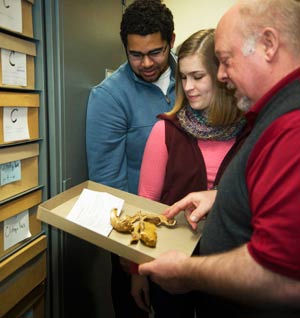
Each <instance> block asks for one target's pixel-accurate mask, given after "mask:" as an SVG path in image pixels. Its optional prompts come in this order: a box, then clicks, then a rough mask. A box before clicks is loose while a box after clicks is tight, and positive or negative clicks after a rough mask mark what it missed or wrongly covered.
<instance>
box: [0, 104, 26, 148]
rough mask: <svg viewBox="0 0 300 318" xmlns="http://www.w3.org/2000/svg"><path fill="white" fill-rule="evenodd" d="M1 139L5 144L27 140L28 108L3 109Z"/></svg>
mask: <svg viewBox="0 0 300 318" xmlns="http://www.w3.org/2000/svg"><path fill="white" fill-rule="evenodd" d="M3 139H4V141H5V142H11V141H17V140H26V139H29V128H28V108H27V107H4V108H3Z"/></svg>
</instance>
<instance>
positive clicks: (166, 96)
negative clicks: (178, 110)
mask: <svg viewBox="0 0 300 318" xmlns="http://www.w3.org/2000/svg"><path fill="white" fill-rule="evenodd" d="M165 98H166V101H167V103H168V104H170V103H171V101H170V98H169V96H168V95H165Z"/></svg>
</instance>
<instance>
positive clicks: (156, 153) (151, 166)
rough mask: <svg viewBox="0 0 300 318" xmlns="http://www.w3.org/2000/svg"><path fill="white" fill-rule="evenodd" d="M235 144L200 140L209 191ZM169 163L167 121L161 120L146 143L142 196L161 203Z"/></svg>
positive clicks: (142, 169) (140, 192)
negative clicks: (166, 142) (166, 139)
mask: <svg viewBox="0 0 300 318" xmlns="http://www.w3.org/2000/svg"><path fill="white" fill-rule="evenodd" d="M234 142H235V139H231V140H229V141H204V140H198V147H199V148H200V149H201V152H202V154H203V158H204V162H205V165H206V172H207V179H208V189H210V188H211V187H212V185H213V182H214V180H215V177H216V174H217V171H218V169H219V166H220V164H221V162H222V160H223V159H224V157H225V156H226V154H227V152H228V151H229V149H230V148H231V147H232V145H233V144H234ZM167 161H168V151H167V147H166V144H165V121H164V120H159V121H158V122H157V123H156V124H155V125H154V126H153V128H152V131H151V133H150V135H149V138H148V140H147V143H146V147H145V151H144V156H143V161H142V166H141V171H140V180H139V188H138V194H139V195H140V196H142V197H146V198H149V199H152V200H155V201H159V199H160V197H161V191H162V187H163V183H164V178H165V169H166V165H167Z"/></svg>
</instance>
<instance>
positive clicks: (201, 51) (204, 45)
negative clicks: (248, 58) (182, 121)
mask: <svg viewBox="0 0 300 318" xmlns="http://www.w3.org/2000/svg"><path fill="white" fill-rule="evenodd" d="M195 54H197V55H198V56H199V59H200V60H201V63H202V64H203V66H204V67H205V69H206V71H207V72H208V74H209V75H210V77H211V80H212V85H213V93H212V101H211V105H210V106H209V108H208V120H209V123H210V125H212V126H217V125H228V124H232V123H234V122H236V121H238V120H239V119H240V118H241V116H242V112H241V111H240V110H239V109H238V108H237V106H236V99H235V97H234V92H233V91H230V90H228V89H227V88H226V85H225V84H223V83H221V82H219V81H218V79H217V72H218V67H219V62H218V59H217V57H216V56H215V52H214V29H205V30H200V31H198V32H196V33H194V34H192V35H191V36H190V37H189V38H188V39H186V40H185V41H184V42H183V43H182V44H181V45H180V47H179V48H178V50H177V56H178V64H177V73H176V101H175V105H174V107H173V109H172V110H171V111H169V112H168V113H166V114H167V115H173V114H176V113H177V112H178V111H179V110H180V109H181V108H182V107H183V106H184V105H185V104H187V103H188V101H187V98H186V96H185V94H184V90H183V87H182V81H181V77H180V60H181V59H183V58H185V57H187V56H192V55H195Z"/></svg>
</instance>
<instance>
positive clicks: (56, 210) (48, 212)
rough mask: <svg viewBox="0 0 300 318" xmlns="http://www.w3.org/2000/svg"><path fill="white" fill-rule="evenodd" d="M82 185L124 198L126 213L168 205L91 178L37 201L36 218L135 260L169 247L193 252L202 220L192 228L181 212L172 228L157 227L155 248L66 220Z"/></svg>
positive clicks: (158, 209)
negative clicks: (196, 226) (102, 233)
mask: <svg viewBox="0 0 300 318" xmlns="http://www.w3.org/2000/svg"><path fill="white" fill-rule="evenodd" d="M84 188H86V189H89V190H94V191H100V192H107V193H110V194H112V195H114V196H117V197H119V198H122V199H124V200H125V203H124V206H123V210H122V211H123V212H122V213H125V214H134V213H136V212H137V211H139V210H142V212H143V211H148V212H152V213H162V212H163V211H164V210H165V209H166V207H167V206H166V205H163V204H161V203H158V202H155V201H152V200H149V199H145V198H142V197H139V196H137V195H133V194H130V193H127V192H124V191H120V190H117V189H115V188H111V187H108V186H105V185H102V184H99V183H95V182H93V181H85V182H83V183H81V184H79V185H77V186H75V187H73V188H71V189H69V190H67V191H65V192H62V193H60V194H58V195H57V196H55V197H53V198H51V199H49V200H47V201H45V202H43V203H42V204H40V205H39V207H38V213H37V217H38V219H40V220H41V221H43V222H44V223H47V224H49V225H52V226H54V227H56V228H58V229H60V230H63V231H65V232H67V233H70V234H72V235H74V236H76V237H79V238H81V239H83V240H86V241H88V242H90V243H93V244H95V245H97V246H99V247H102V248H104V249H106V250H108V251H110V252H113V253H115V254H117V255H119V256H122V257H125V258H127V259H129V260H131V261H133V262H135V263H138V264H141V263H144V262H147V261H150V260H153V259H155V258H156V257H158V256H159V255H161V254H162V253H165V252H167V251H169V250H172V249H176V250H179V251H182V252H184V253H186V254H188V255H191V254H192V253H193V250H194V248H195V247H196V245H197V243H198V241H199V239H200V236H201V232H202V228H203V223H201V222H200V224H199V227H198V230H197V231H193V230H192V229H191V228H190V226H189V224H188V223H187V221H186V220H185V217H184V214H183V213H180V214H179V215H177V216H176V220H177V225H176V227H175V228H166V227H165V226H158V227H157V237H158V238H157V245H156V247H155V248H151V247H147V246H145V245H144V244H142V243H141V242H138V244H130V239H131V235H130V234H125V233H119V232H117V231H115V230H112V232H111V233H110V234H109V236H108V237H105V236H103V235H100V234H98V233H96V232H94V231H91V230H89V229H87V228H85V227H82V226H80V225H78V224H76V223H74V222H72V221H69V220H67V219H66V216H67V215H68V213H69V212H70V211H71V209H72V207H73V206H74V204H75V202H76V201H77V199H78V198H79V196H80V194H81V191H82V190H83V189H84ZM121 215H122V214H121Z"/></svg>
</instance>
